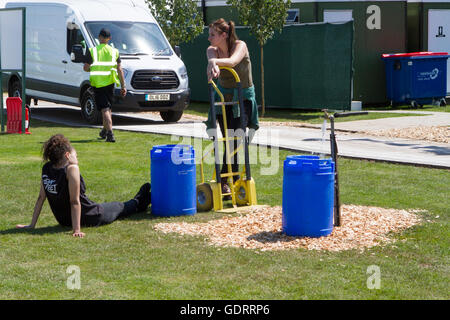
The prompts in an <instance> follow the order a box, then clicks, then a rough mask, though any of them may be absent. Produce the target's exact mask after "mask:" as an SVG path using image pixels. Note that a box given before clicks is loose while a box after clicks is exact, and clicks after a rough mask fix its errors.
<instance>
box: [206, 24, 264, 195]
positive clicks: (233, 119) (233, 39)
mask: <svg viewBox="0 0 450 320" xmlns="http://www.w3.org/2000/svg"><path fill="white" fill-rule="evenodd" d="M208 41H209V42H210V44H211V45H210V46H209V47H208V49H207V50H206V56H207V58H208V66H207V68H206V74H207V77H208V81H210V80H212V79H213V78H219V81H218V82H219V84H218V88H219V90H220V91H221V92H222V93H223V95H224V97H225V100H226V101H237V100H238V98H237V90H236V83H235V79H234V77H233V75H232V74H231V73H230V72H228V71H222V72H221V70H220V69H219V67H229V68H233V69H234V70H235V71H236V73H237V74H238V76H239V78H240V80H241V85H242V94H243V98H244V110H245V114H244V115H241V114H240V110H239V106H238V105H233V106H232V107H230V106H226V107H225V108H226V118H227V127H228V129H229V130H230V129H232V130H233V132H234V131H235V130H237V129H239V128H240V121H241V119H240V117H243V118H244V126H245V127H248V128H250V129H253V130H258V128H259V122H258V105H257V103H256V98H255V88H254V86H253V80H252V64H251V61H250V54H249V52H248V48H247V44H246V43H245V42H244V41H242V40H239V39H238V37H237V35H236V29H235V25H234V22H233V21H229V22H227V21H225V20H224V19H223V18H220V19H218V20H216V21H214V22H213V23H211V24H210V25H209V37H208ZM216 115H217V120H218V121H219V126H220V130H221V132H222V135H223V136H224V135H225V133H224V123H223V118H222V108H221V107H220V106H217V107H216ZM215 120H216V119H211V111H210V113H209V115H208V121H207V122H206V126H207V129H209V128H211V127H212V122H213V121H215ZM229 136H232V134H229ZM236 148H237V141H236V140H234V143H233V146H232V147H231V151H233V150H235V149H236ZM232 168H233V172H238V171H239V163H238V159H237V153H236V154H235V156H234V157H233V159H232ZM225 172H227V164H226V155H225V154H224V156H223V165H222V170H221V173H225ZM233 179H234V181H235V182H236V180H237V179H238V177H237V176H233ZM221 183H222V192H223V193H229V192H230V187H229V186H228V185H227V183H226V178H222V181H221Z"/></svg>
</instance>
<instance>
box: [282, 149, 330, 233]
mask: <svg viewBox="0 0 450 320" xmlns="http://www.w3.org/2000/svg"><path fill="white" fill-rule="evenodd" d="M333 207H334V162H333V161H332V160H331V159H320V158H319V157H318V156H300V155H295V156H288V157H286V160H284V165H283V208H282V209H283V210H282V211H283V215H282V227H283V232H284V233H285V234H287V235H289V236H304V237H321V236H327V235H329V234H330V233H331V232H332V231H333Z"/></svg>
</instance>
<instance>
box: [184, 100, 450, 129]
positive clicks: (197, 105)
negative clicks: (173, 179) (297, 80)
mask: <svg viewBox="0 0 450 320" xmlns="http://www.w3.org/2000/svg"><path fill="white" fill-rule="evenodd" d="M447 108H449V110H450V107H445V108H444V107H440V108H439V107H434V108H433V107H432V106H424V107H423V108H420V109H412V108H407V106H404V107H403V108H398V109H400V110H408V111H411V112H408V113H394V112H389V111H393V110H397V109H393V108H388V109H379V108H378V109H373V110H378V111H386V112H369V114H367V115H358V116H349V117H345V118H336V119H335V122H344V121H355V120H373V119H382V118H396V117H409V116H422V115H423V114H418V113H416V112H414V110H422V111H442V112H443V111H445V110H446V109H447ZM208 110H209V103H206V102H195V101H194V102H191V104H190V105H189V107H188V108H187V109H186V110H185V111H184V113H186V114H191V115H196V116H203V117H207V116H208ZM362 111H370V110H365V109H364V110H362ZM332 113H333V111H331V112H330V114H332ZM323 115H324V113H323V112H322V111H317V110H316V111H313V110H302V109H275V108H270V109H266V113H265V115H264V117H260V118H259V121H276V122H288V121H289V122H292V121H294V122H306V123H311V124H319V123H322V122H323V119H324V118H323Z"/></svg>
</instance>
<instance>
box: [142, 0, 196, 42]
mask: <svg viewBox="0 0 450 320" xmlns="http://www.w3.org/2000/svg"><path fill="white" fill-rule="evenodd" d="M145 2H146V3H147V4H148V7H149V9H150V12H151V13H152V15H153V16H154V17H155V19H156V20H157V21H158V23H159V25H160V26H161V28H162V30H163V32H164V34H165V35H166V37H167V38H168V40H169V42H170V44H171V45H172V46H174V45H178V44H180V43H183V42H190V41H192V40H194V39H195V38H196V37H197V36H198V35H200V34H201V33H202V32H203V15H202V13H201V12H199V11H198V9H197V1H194V0H146V1H145Z"/></svg>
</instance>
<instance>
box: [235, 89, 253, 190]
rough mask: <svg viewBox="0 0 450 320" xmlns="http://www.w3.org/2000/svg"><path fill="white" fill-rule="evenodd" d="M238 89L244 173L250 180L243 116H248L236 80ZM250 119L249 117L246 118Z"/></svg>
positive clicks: (246, 135)
mask: <svg viewBox="0 0 450 320" xmlns="http://www.w3.org/2000/svg"><path fill="white" fill-rule="evenodd" d="M236 85H237V90H238V99H239V113H240V115H241V116H240V127H241V129H242V142H243V143H244V157H245V175H246V179H247V180H248V181H250V180H251V178H252V174H251V172H250V156H249V150H248V148H249V139H248V134H247V128H246V127H245V123H244V117H248V115H246V114H245V108H244V96H243V95H242V84H241V82H238V83H237V84H236ZM248 120H250V119H248Z"/></svg>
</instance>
